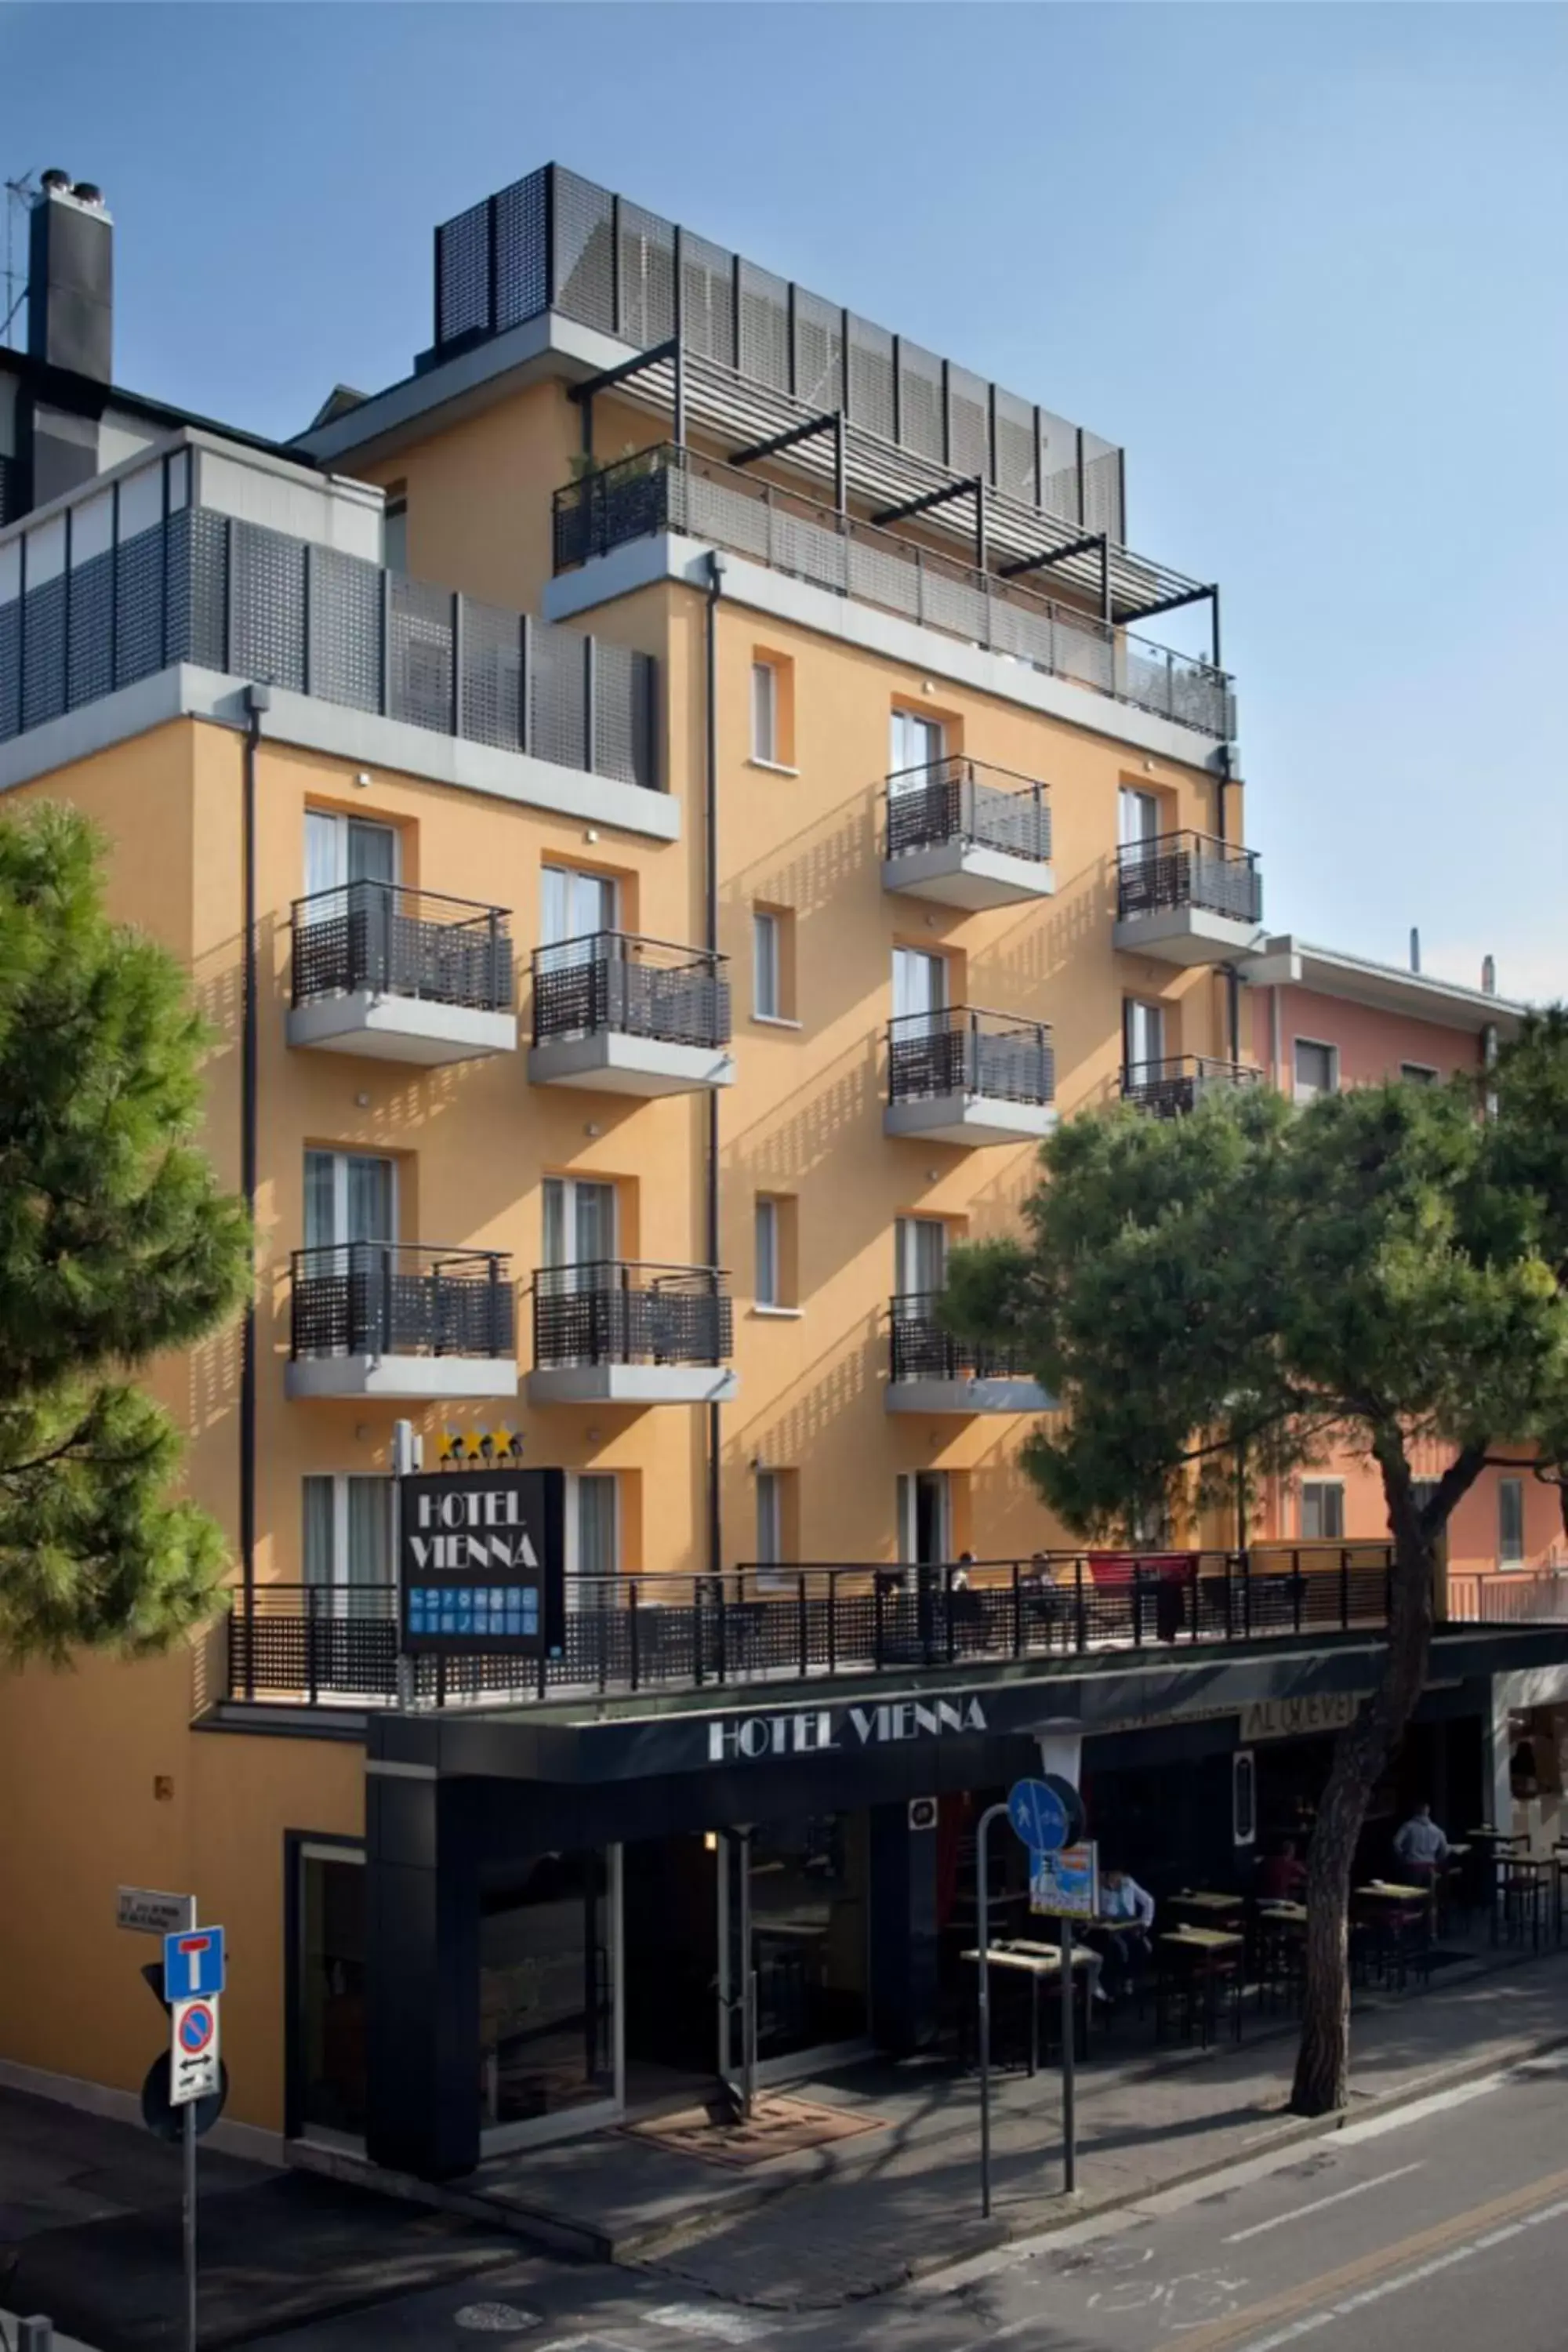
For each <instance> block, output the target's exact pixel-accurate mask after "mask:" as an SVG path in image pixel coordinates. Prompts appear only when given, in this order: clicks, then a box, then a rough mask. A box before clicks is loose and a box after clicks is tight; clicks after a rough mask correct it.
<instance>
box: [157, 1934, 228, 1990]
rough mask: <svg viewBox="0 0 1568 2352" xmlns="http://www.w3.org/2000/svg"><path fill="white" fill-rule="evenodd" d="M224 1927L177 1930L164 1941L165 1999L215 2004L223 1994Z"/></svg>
mask: <svg viewBox="0 0 1568 2352" xmlns="http://www.w3.org/2000/svg"><path fill="white" fill-rule="evenodd" d="M223 1980H224V1950H223V1929H222V1928H221V1927H178V1928H176V1929H175V1931H174V1934H173V1935H172V1936H165V1937H164V1938H163V1999H164V2000H169V2001H174V2000H216V1998H217V1996H218V1994H219V1993H220V1992H222V1990H223Z"/></svg>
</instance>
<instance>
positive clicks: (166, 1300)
mask: <svg viewBox="0 0 1568 2352" xmlns="http://www.w3.org/2000/svg"><path fill="white" fill-rule="evenodd" d="M103 856H104V853H103V848H102V845H101V844H100V841H99V839H98V837H97V835H95V833H94V831H93V829H92V828H91V826H90V825H89V824H88V823H87V822H86V820H85V819H84V818H83V817H82V816H81V815H80V814H79V813H78V812H76V811H74V810H71V809H68V808H63V807H58V806H54V805H48V804H45V805H41V806H37V807H35V808H34V809H32V810H30V811H29V812H28V813H27V814H25V815H23V816H22V817H20V818H5V819H0V1659H5V1660H10V1661H15V1660H18V1659H22V1658H26V1657H29V1656H43V1657H46V1658H47V1659H50V1660H52V1661H55V1662H57V1663H58V1662H60V1661H63V1660H64V1659H65V1657H66V1656H67V1655H68V1653H69V1652H70V1651H71V1650H72V1649H73V1648H75V1647H77V1646H78V1645H80V1644H89V1645H93V1646H102V1647H106V1648H120V1649H122V1650H125V1651H127V1652H131V1653H139V1652H145V1651H152V1650H157V1649H160V1648H163V1647H164V1646H165V1645H166V1644H167V1643H169V1642H171V1641H172V1640H173V1639H174V1638H175V1637H176V1636H177V1635H178V1634H179V1633H182V1632H184V1630H185V1629H187V1628H188V1627H190V1626H192V1625H194V1624H195V1623H197V1622H200V1621H201V1620H202V1618H203V1617H204V1616H205V1615H207V1614H209V1613H210V1611H211V1607H212V1601H213V1595H214V1592H215V1591H216V1587H217V1586H218V1584H219V1583H220V1581H221V1580H222V1577H223V1574H224V1571H225V1569H226V1547H225V1543H224V1538H223V1536H222V1533H221V1531H220V1529H219V1528H217V1526H216V1523H215V1522H214V1521H213V1520H212V1519H211V1518H210V1517H208V1516H207V1515H206V1514H205V1512H203V1511H201V1510H199V1509H198V1508H197V1507H195V1505H194V1504H192V1503H190V1502H189V1501H187V1500H184V1499H181V1498H179V1497H177V1496H175V1495H174V1492H173V1488H174V1481H175V1479H176V1476H177V1473H178V1468H179V1462H180V1454H181V1444H180V1438H179V1434H178V1433H177V1431H176V1429H175V1427H174V1423H173V1422H172V1421H171V1419H170V1417H169V1415H168V1414H167V1413H166V1412H164V1411H163V1409H162V1408H161V1407H160V1406H159V1405H158V1404H157V1403H156V1402H154V1400H153V1398H152V1397H150V1396H149V1395H148V1394H147V1393H146V1392H145V1391H143V1390H142V1389H141V1388H139V1387H137V1386H136V1385H135V1383H134V1381H133V1380H132V1378H131V1377H130V1376H131V1375H132V1374H133V1373H134V1372H135V1371H136V1370H138V1369H139V1368H140V1367H142V1366H144V1365H146V1364H147V1363H148V1362H149V1361H150V1360H152V1359H153V1358H154V1357H155V1356H157V1355H159V1354H160V1353H162V1352H163V1350H165V1349H176V1348H183V1347H188V1346H190V1345H191V1344H192V1343H193V1342H194V1341H195V1340H197V1339H201V1338H202V1337H204V1335H205V1334H206V1333H208V1332H210V1331H212V1330H214V1329H215V1328H216V1327H217V1326H218V1325H219V1324H221V1323H222V1322H223V1321H224V1320H225V1319H226V1318H227V1317H228V1316H230V1315H231V1314H232V1313H233V1312H234V1311H235V1309H236V1308H237V1306H238V1305H239V1304H240V1302H241V1300H242V1299H243V1297H245V1295H246V1291H247V1286H248V1284H249V1282H250V1279H251V1244H250V1236H249V1226H248V1222H247V1218H246V1215H245V1213H244V1210H243V1208H242V1206H241V1204H240V1202H238V1201H237V1200H236V1199H234V1198H233V1197H231V1196H228V1195H226V1194H224V1193H223V1192H220V1191H219V1189H218V1187H217V1184H216V1179H215V1177H214V1174H213V1171H212V1170H211V1168H210V1167H209V1165H208V1163H207V1161H206V1160H205V1157H204V1156H203V1154H202V1153H201V1151H200V1150H198V1149H197V1148H196V1146H195V1142H194V1140H193V1138H194V1136H195V1131H196V1129H197V1126H198V1123H199V1120H200V1117H201V1112H202V1101H203V1092H202V1079H201V1065H202V1061H203V1058H204V1055H205V1051H206V1046H207V1043H208V1040H207V1037H206V1034H205V1030H204V1027H203V1024H202V1023H201V1021H200V1019H199V1018H198V1016H197V1014H196V1013H195V1010H194V1008H193V1006H192V1003H191V1001H190V994H189V990H188V987H187V983H186V979H185V975H184V972H183V971H182V970H181V968H180V966H179V965H178V964H177V963H176V962H175V961H174V958H173V957H172V956H170V955H169V954H168V953H167V951H166V950H164V949H163V948H162V947H160V946H159V945H158V944H157V943H156V942H155V941H154V940H151V939H149V938H147V937H145V936H144V935H142V933H140V932H138V931H135V930H133V929H128V928H127V927H125V926H123V925H119V924H115V923H111V922H110V919H109V918H108V916H107V914H106V913H105V910H104V904H103V873H102V867H103Z"/></svg>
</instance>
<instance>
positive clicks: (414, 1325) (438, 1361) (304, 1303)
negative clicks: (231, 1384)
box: [286, 1242, 517, 1399]
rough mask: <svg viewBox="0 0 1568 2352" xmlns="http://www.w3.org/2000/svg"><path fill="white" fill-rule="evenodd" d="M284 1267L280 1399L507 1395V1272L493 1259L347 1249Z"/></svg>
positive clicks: (511, 1312) (511, 1302) (379, 1246)
mask: <svg viewBox="0 0 1568 2352" xmlns="http://www.w3.org/2000/svg"><path fill="white" fill-rule="evenodd" d="M290 1265H291V1268H292V1286H291V1294H290V1301H289V1321H290V1333H289V1368H288V1374H287V1381H286V1386H287V1390H288V1393H289V1396H291V1397H385V1398H405V1397H406V1398H415V1399H416V1398H421V1397H426V1398H437V1399H439V1398H447V1397H465V1398H466V1397H473V1398H480V1397H501V1396H515V1394H516V1393H517V1315H516V1301H515V1299H514V1297H513V1295H512V1286H511V1269H510V1260H508V1259H507V1258H505V1257H503V1256H501V1255H499V1254H498V1252H496V1251H495V1250H476V1249H436V1248H430V1247H425V1246H421V1245H417V1244H404V1243H400V1242H346V1243H340V1244H335V1245H333V1246H329V1247H327V1248H323V1249H302V1250H296V1251H295V1252H294V1254H293V1257H292V1259H291V1261H290Z"/></svg>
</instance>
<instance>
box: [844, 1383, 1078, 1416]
mask: <svg viewBox="0 0 1568 2352" xmlns="http://www.w3.org/2000/svg"><path fill="white" fill-rule="evenodd" d="M882 1393H883V1400H884V1402H885V1403H886V1406H887V1409H888V1411H889V1412H923V1413H933V1412H934V1413H949V1412H963V1413H974V1412H1051V1411H1052V1410H1053V1406H1052V1401H1051V1399H1050V1398H1049V1397H1048V1396H1047V1394H1046V1391H1045V1390H1044V1389H1043V1388H1041V1386H1040V1384H1039V1382H1038V1381H1030V1380H1013V1379H1010V1378H1009V1379H1000V1378H998V1379H991V1380H975V1379H969V1380H957V1381H889V1382H888V1385H887V1387H886V1389H885V1390H884V1391H883V1392H882Z"/></svg>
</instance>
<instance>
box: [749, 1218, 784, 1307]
mask: <svg viewBox="0 0 1568 2352" xmlns="http://www.w3.org/2000/svg"><path fill="white" fill-rule="evenodd" d="M781 1223H782V1220H781V1218H780V1216H779V1204H778V1201H777V1199H776V1198H775V1196H774V1195H773V1193H772V1192H759V1193H758V1194H757V1201H756V1216H755V1220H754V1224H753V1235H752V1242H753V1248H754V1251H755V1255H756V1276H755V1286H754V1289H753V1293H752V1296H753V1299H754V1301H755V1304H756V1305H757V1306H759V1307H782V1306H783V1305H784V1300H783V1299H782V1298H781V1297H780V1296H779V1291H780V1286H781V1281H782V1263H781V1261H782V1252H781V1250H780V1246H779V1244H780V1239H781V1232H780V1228H781Z"/></svg>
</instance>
